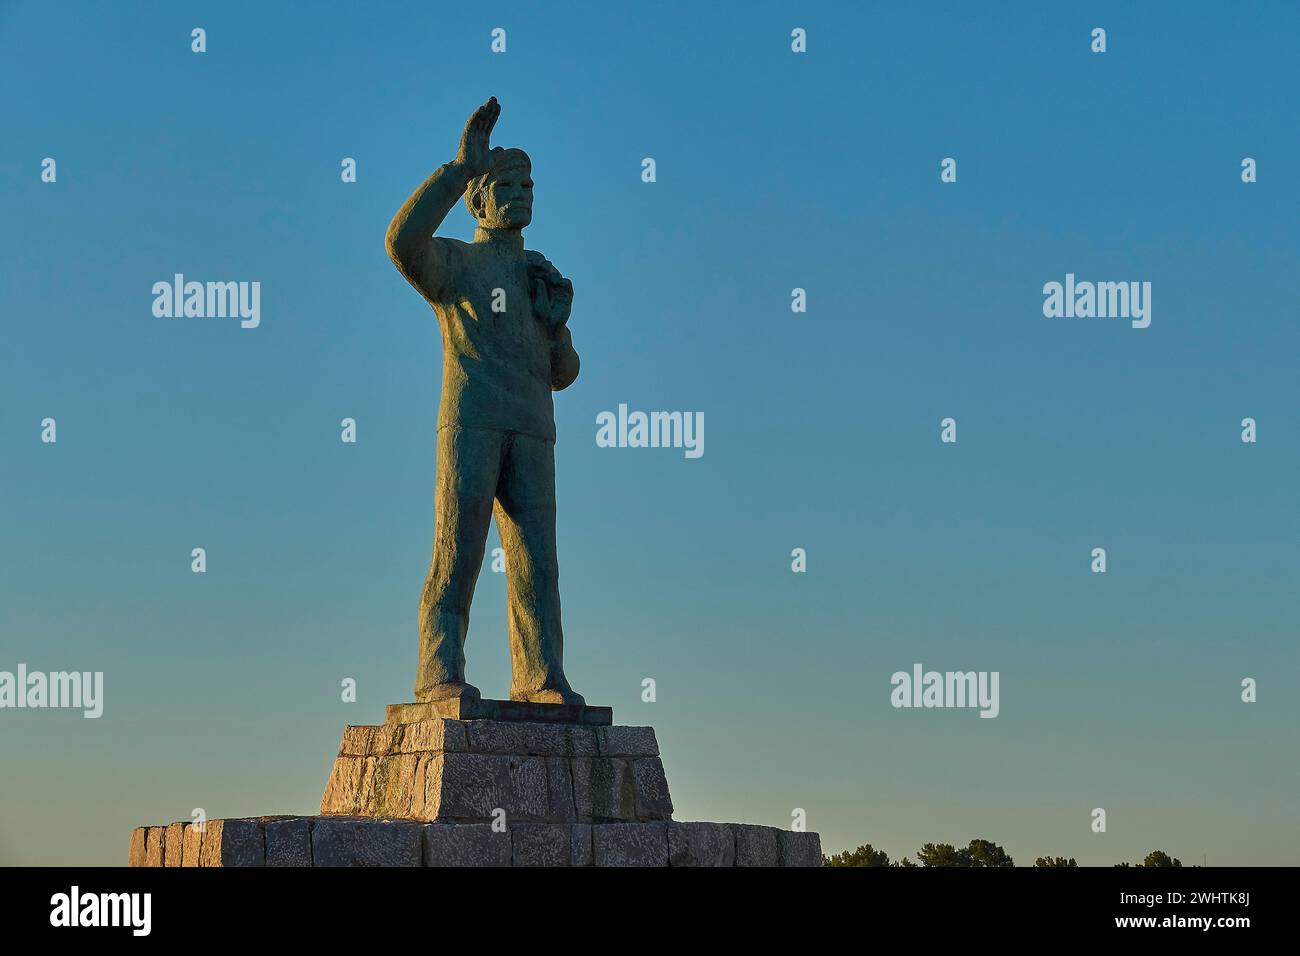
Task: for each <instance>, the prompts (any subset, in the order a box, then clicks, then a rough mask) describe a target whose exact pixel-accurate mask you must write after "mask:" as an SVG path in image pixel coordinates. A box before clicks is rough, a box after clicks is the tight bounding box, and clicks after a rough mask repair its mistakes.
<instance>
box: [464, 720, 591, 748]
mask: <svg viewBox="0 0 1300 956" xmlns="http://www.w3.org/2000/svg"><path fill="white" fill-rule="evenodd" d="M464 726H465V730H466V734H467V735H468V740H469V749H470V750H471V751H472V752H473V753H483V754H511V755H516V756H526V755H533V756H542V757H592V756H595V754H596V728H594V727H582V726H574V725H572V724H538V723H508V722H505V721H499V720H472V721H469V722H467V723H466V724H464Z"/></svg>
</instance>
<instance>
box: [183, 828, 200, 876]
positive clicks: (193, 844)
mask: <svg viewBox="0 0 1300 956" xmlns="http://www.w3.org/2000/svg"><path fill="white" fill-rule="evenodd" d="M202 852H203V830H202V829H200V828H199V827H198V826H196V825H194V824H193V823H187V824H185V832H184V834H183V835H182V837H181V866H199V865H200V863H201V862H202Z"/></svg>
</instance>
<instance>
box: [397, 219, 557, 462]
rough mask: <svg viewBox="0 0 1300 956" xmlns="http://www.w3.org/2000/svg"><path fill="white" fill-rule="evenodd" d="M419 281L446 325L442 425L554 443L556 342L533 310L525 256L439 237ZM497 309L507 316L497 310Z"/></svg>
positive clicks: (424, 265)
mask: <svg viewBox="0 0 1300 956" xmlns="http://www.w3.org/2000/svg"><path fill="white" fill-rule="evenodd" d="M412 278H414V279H415V280H416V287H417V288H418V289H419V291H420V293H421V294H422V295H423V296H424V297H425V299H427V300H428V302H429V304H430V305H432V306H433V311H434V312H435V313H437V316H438V324H439V325H440V326H441V327H442V400H441V405H440V407H439V409H438V427H439V428H440V429H441V428H446V427H447V426H449V425H456V426H460V427H462V428H492V429H496V430H498V431H515V432H522V433H523V434H526V435H535V436H537V437H539V438H545V439H548V440H550V441H554V440H555V408H554V402H553V400H552V398H551V341H550V337H549V336H548V334H547V331H546V328H545V326H544V325H543V323H542V320H541V319H540V318H538V317H537V315H536V314H535V313H534V312H533V303H532V295H531V285H532V283H531V279H530V276H529V272H528V265H527V262H526V260H525V258H524V256H523V254H521V253H517V252H516V253H511V252H507V251H505V250H501V249H498V248H496V247H495V246H494V245H493V244H492V243H488V242H477V243H468V242H461V241H460V240H458V239H440V238H435V239H433V240H431V245H430V247H429V251H428V253H427V255H426V257H425V259H424V262H423V263H422V268H421V271H420V275H418V276H414V277H412ZM498 290H499V291H498ZM494 303H497V308H500V309H503V310H504V311H500V312H494V311H493V304H494Z"/></svg>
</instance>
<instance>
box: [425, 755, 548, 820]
mask: <svg viewBox="0 0 1300 956" xmlns="http://www.w3.org/2000/svg"><path fill="white" fill-rule="evenodd" d="M497 809H501V810H504V811H505V812H506V818H507V819H508V820H510V821H516V820H518V821H536V822H547V821H548V820H549V819H550V797H549V782H548V780H547V775H546V758H544V757H512V756H505V755H500V754H468V753H466V754H457V753H444V754H436V755H434V757H433V760H432V762H431V763H430V764H429V765H428V767H427V768H426V770H425V803H424V815H423V818H424V819H429V820H437V821H440V822H451V821H456V820H466V821H490V820H491V819H492V813H493V811H494V810H497ZM557 822H558V821H557Z"/></svg>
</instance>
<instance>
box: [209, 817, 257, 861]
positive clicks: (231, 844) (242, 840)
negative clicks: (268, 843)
mask: <svg viewBox="0 0 1300 956" xmlns="http://www.w3.org/2000/svg"><path fill="white" fill-rule="evenodd" d="M265 863H266V847H265V843H264V838H263V835H262V825H261V823H260V821H258V820H254V819H244V820H209V821H208V822H207V823H206V824H205V826H204V828H203V844H202V847H201V848H200V851H199V865H200V866H227V867H229V866H264V865H265Z"/></svg>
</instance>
